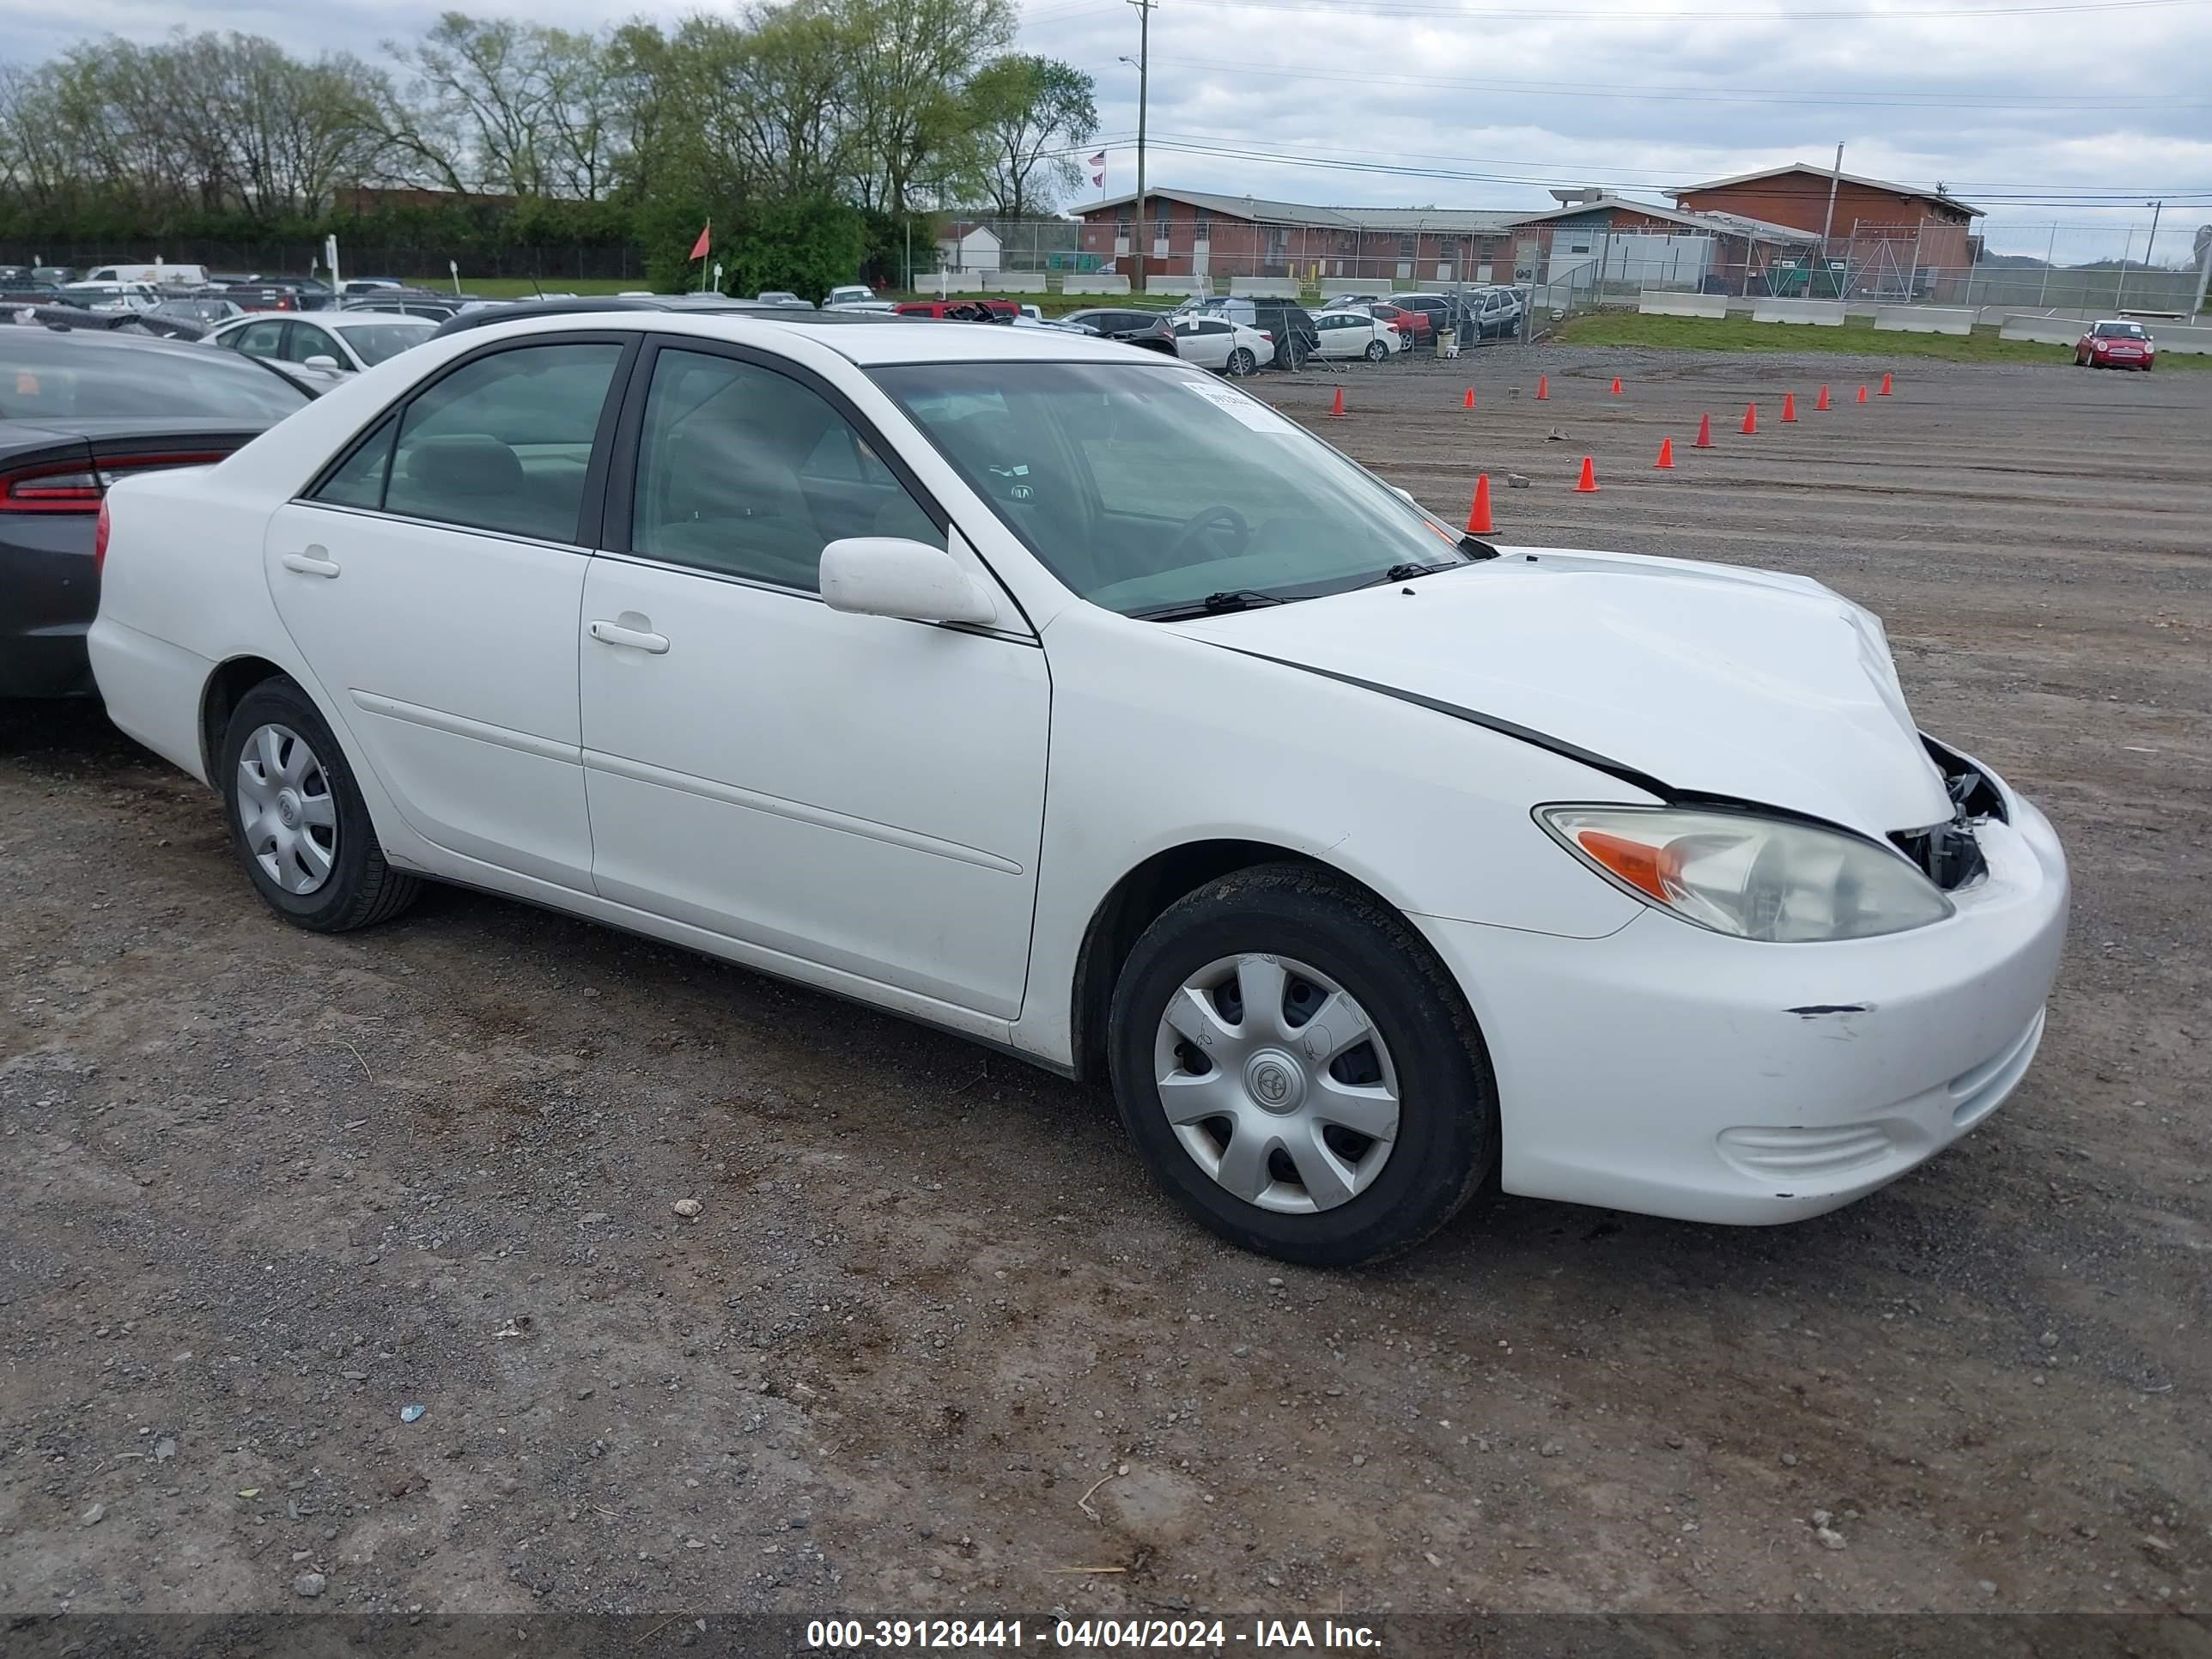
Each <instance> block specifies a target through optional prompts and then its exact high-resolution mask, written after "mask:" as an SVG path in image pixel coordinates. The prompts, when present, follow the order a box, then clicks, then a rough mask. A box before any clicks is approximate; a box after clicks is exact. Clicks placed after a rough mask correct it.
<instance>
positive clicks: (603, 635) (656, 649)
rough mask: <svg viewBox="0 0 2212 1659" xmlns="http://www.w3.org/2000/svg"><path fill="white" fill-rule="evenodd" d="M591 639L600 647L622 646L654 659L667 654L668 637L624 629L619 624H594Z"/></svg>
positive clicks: (634, 629)
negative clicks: (651, 656) (641, 652)
mask: <svg viewBox="0 0 2212 1659" xmlns="http://www.w3.org/2000/svg"><path fill="white" fill-rule="evenodd" d="M592 638H593V639H595V640H597V641H599V643H600V644H601V645H624V646H628V647H629V648H630V649H631V650H633V651H643V652H646V653H649V654H651V655H653V656H656V657H659V656H665V655H666V654H667V653H668V635H665V634H648V633H647V632H646V631H645V630H644V629H641V628H624V627H623V625H622V624H621V623H611V622H595V623H592Z"/></svg>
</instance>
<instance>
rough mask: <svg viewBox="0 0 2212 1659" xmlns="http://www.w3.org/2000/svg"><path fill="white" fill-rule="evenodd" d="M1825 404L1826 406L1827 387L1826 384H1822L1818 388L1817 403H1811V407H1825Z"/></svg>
mask: <svg viewBox="0 0 2212 1659" xmlns="http://www.w3.org/2000/svg"><path fill="white" fill-rule="evenodd" d="M1827 406H1828V388H1827V387H1826V386H1822V387H1821V388H1820V402H1818V403H1816V404H1814V405H1813V407H1814V408H1815V409H1826V407H1827Z"/></svg>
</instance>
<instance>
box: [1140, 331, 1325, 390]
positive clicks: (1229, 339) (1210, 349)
mask: <svg viewBox="0 0 2212 1659" xmlns="http://www.w3.org/2000/svg"><path fill="white" fill-rule="evenodd" d="M1323 320H1325V319H1323ZM1175 341H1176V356H1180V357H1181V358H1182V360H1183V362H1187V363H1195V364H1197V365H1198V366H1199V367H1200V368H1218V369H1219V370H1220V371H1221V372H1222V373H1223V374H1229V375H1232V376H1236V377H1238V378H1242V377H1243V376H1244V375H1247V374H1251V373H1252V372H1253V371H1254V370H1255V369H1256V368H1259V367H1260V365H1261V364H1262V363H1267V362H1273V361H1274V359H1275V339H1274V337H1273V335H1271V334H1269V333H1267V331H1265V330H1264V329H1257V328H1251V327H1248V326H1247V325H1244V324H1243V323H1238V322H1232V321H1231V320H1230V319H1228V318H1226V317H1178V318H1176V319H1175Z"/></svg>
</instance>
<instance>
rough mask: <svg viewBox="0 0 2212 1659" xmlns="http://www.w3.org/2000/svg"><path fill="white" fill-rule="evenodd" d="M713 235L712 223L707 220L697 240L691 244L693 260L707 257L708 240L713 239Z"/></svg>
mask: <svg viewBox="0 0 2212 1659" xmlns="http://www.w3.org/2000/svg"><path fill="white" fill-rule="evenodd" d="M713 235H714V221H713V220H712V219H709V220H708V221H707V223H706V226H705V228H702V230H701V231H700V233H699V240H697V241H696V242H694V243H692V244H691V257H692V258H695V259H703V258H706V257H707V254H708V241H709V239H711V238H712V237H713Z"/></svg>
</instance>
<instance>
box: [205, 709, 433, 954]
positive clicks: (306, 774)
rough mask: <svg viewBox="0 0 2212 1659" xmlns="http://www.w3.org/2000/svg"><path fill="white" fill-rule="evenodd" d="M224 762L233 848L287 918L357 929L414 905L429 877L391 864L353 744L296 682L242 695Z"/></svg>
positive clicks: (226, 738)
mask: <svg viewBox="0 0 2212 1659" xmlns="http://www.w3.org/2000/svg"><path fill="white" fill-rule="evenodd" d="M221 766H222V772H221V781H222V793H223V803H224V805H225V806H226V808H227V809H228V814H227V815H228V817H229V819H230V840H231V846H232V847H233V848H234V850H235V851H236V852H237V854H238V859H239V862H240V864H242V865H244V866H246V876H247V878H249V879H250V880H251V881H252V883H253V887H254V890H255V891H256V892H258V893H259V894H260V895H261V896H262V899H263V900H264V902H266V903H267V904H268V906H269V908H270V909H272V910H274V911H276V914H277V915H280V916H282V917H283V918H284V920H285V921H289V922H291V923H293V924H294V925H295V926H296V927H305V928H307V929H308V930H309V931H310V932H312V933H349V932H350V931H351V930H353V929H354V928H356V927H370V926H372V925H374V923H377V922H380V921H388V920H389V919H390V918H392V917H393V916H396V915H398V914H399V913H400V912H401V911H402V910H404V909H405V908H407V907H408V905H409V904H410V903H412V902H414V899H415V896H416V892H417V890H419V889H420V886H421V883H420V882H418V881H417V880H416V878H414V877H412V876H409V875H403V874H402V873H400V872H398V871H397V870H394V869H393V868H392V866H390V865H388V864H386V862H385V860H384V849H383V848H381V847H380V846H379V845H378V844H377V841H376V831H375V829H374V826H373V825H371V824H370V823H369V821H368V806H367V805H364V804H363V802H362V798H361V790H360V788H359V787H357V786H356V784H355V782H354V779H353V769H352V768H351V767H350V766H349V765H348V764H347V763H346V757H345V754H344V751H343V750H341V749H340V748H339V747H338V743H337V738H336V737H335V736H334V735H332V733H331V728H330V725H329V723H328V722H327V721H325V720H324V719H323V716H322V713H321V711H320V710H319V709H318V708H316V707H315V705H314V703H313V702H312V701H310V700H309V698H308V696H307V693H306V692H304V691H302V690H301V689H300V688H299V687H298V686H297V685H295V684H293V683H292V682H291V681H290V680H287V679H270V680H264V681H263V682H262V683H261V684H259V685H257V686H255V687H254V688H253V690H251V691H249V692H247V693H246V695H245V696H243V697H241V698H240V699H239V702H238V707H237V708H234V710H232V711H231V716H230V724H229V725H228V726H227V727H225V728H224V731H223V739H222V760H221Z"/></svg>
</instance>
